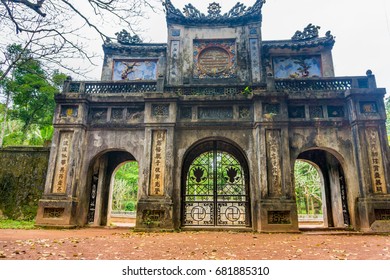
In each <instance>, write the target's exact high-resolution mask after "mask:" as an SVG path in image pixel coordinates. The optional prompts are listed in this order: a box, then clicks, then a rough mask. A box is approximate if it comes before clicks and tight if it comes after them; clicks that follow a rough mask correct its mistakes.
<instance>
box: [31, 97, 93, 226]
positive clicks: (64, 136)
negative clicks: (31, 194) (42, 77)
mask: <svg viewBox="0 0 390 280" xmlns="http://www.w3.org/2000/svg"><path fill="white" fill-rule="evenodd" d="M58 99H59V100H57V103H58V105H57V108H56V112H55V121H54V128H55V131H54V136H53V140H52V146H51V150H50V159H49V168H48V172H47V177H46V184H45V190H44V194H43V196H42V199H40V201H39V204H38V213H37V217H36V224H37V225H40V226H60V227H72V226H75V225H76V223H75V212H76V208H77V204H78V199H77V197H76V186H77V183H78V182H77V181H78V180H77V178H78V176H79V174H78V172H79V170H80V167H81V166H80V164H81V159H82V157H83V149H82V145H83V143H84V138H85V125H84V124H85V123H86V112H87V111H88V109H87V104H86V102H84V101H82V100H81V101H80V100H78V101H73V102H72V101H70V100H65V99H64V100H61V98H58ZM65 102H66V103H65ZM70 124H71V125H70Z"/></svg>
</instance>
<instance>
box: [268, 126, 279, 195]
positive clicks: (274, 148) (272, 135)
mask: <svg viewBox="0 0 390 280" xmlns="http://www.w3.org/2000/svg"><path fill="white" fill-rule="evenodd" d="M265 141H266V143H267V175H268V195H269V196H271V197H278V196H281V195H282V163H281V152H280V151H281V132H280V130H276V129H268V130H266V131H265Z"/></svg>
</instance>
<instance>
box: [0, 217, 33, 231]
mask: <svg viewBox="0 0 390 280" xmlns="http://www.w3.org/2000/svg"><path fill="white" fill-rule="evenodd" d="M34 228H35V221H19V220H9V219H5V220H2V219H0V229H34Z"/></svg>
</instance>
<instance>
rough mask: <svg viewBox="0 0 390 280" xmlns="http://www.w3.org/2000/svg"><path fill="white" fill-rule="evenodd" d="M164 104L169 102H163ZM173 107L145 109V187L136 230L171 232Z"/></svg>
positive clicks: (157, 104) (152, 104) (170, 104)
mask: <svg viewBox="0 0 390 280" xmlns="http://www.w3.org/2000/svg"><path fill="white" fill-rule="evenodd" d="M166 100H167V101H168V100H169V99H166ZM175 120H176V103H175V102H172V101H168V102H163V103H161V102H157V101H153V100H151V101H150V102H147V103H146V106H145V123H146V128H145V139H147V140H146V141H145V142H146V143H145V152H144V154H145V160H146V164H145V169H144V171H143V174H144V176H145V178H144V182H146V183H145V185H144V186H142V190H141V197H140V199H139V201H138V204H137V224H136V229H137V230H145V229H151V230H173V229H174V223H173V202H172V192H173V176H174V174H173V170H174V162H175V161H174V159H173V154H174V153H173V149H174V122H175Z"/></svg>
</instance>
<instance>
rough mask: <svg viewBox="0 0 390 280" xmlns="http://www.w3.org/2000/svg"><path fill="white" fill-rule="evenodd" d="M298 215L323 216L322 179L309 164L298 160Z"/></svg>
mask: <svg viewBox="0 0 390 280" xmlns="http://www.w3.org/2000/svg"><path fill="white" fill-rule="evenodd" d="M294 176H295V195H296V199H297V207H298V214H321V213H322V194H321V179H320V175H319V174H318V172H317V170H316V169H315V168H314V167H313V166H312V165H311V164H309V163H306V162H304V161H300V160H297V161H296V162H295V167H294Z"/></svg>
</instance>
